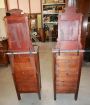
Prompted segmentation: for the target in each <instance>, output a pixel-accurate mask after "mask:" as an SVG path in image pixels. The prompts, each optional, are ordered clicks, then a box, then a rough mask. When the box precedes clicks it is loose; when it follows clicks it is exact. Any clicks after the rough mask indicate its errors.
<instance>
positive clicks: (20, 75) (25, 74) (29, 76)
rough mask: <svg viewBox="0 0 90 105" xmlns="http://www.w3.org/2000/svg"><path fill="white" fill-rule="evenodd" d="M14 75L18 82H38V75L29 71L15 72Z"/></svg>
mask: <svg viewBox="0 0 90 105" xmlns="http://www.w3.org/2000/svg"><path fill="white" fill-rule="evenodd" d="M14 75H15V79H16V81H26V80H30V81H31V82H32V81H35V80H36V73H34V72H32V71H29V70H26V71H20V72H15V73H14Z"/></svg>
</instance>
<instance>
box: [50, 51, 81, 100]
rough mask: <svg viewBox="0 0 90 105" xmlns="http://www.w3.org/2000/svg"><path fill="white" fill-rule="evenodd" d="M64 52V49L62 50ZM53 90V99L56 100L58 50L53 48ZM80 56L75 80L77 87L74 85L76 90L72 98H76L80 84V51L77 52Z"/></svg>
mask: <svg viewBox="0 0 90 105" xmlns="http://www.w3.org/2000/svg"><path fill="white" fill-rule="evenodd" d="M63 52H64V51H63ZM52 53H53V90H54V100H56V94H57V92H56V54H59V55H60V51H59V50H58V49H53V50H52ZM77 54H79V55H80V56H81V59H80V65H79V70H78V71H79V73H78V81H77V87H76V92H74V99H75V100H77V98H78V92H79V84H80V77H81V67H82V59H83V57H82V53H80V52H77Z"/></svg>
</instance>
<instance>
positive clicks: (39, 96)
mask: <svg viewBox="0 0 90 105" xmlns="http://www.w3.org/2000/svg"><path fill="white" fill-rule="evenodd" d="M38 98H39V100H41V92H39V93H38Z"/></svg>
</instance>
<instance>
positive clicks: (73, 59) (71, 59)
mask: <svg viewBox="0 0 90 105" xmlns="http://www.w3.org/2000/svg"><path fill="white" fill-rule="evenodd" d="M79 65H80V56H76V55H73V56H70V55H69V56H64V55H63V56H62V55H61V56H56V71H57V70H58V71H72V72H78V71H79Z"/></svg>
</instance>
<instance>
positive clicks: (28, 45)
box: [5, 10, 41, 100]
mask: <svg viewBox="0 0 90 105" xmlns="http://www.w3.org/2000/svg"><path fill="white" fill-rule="evenodd" d="M20 12H21V11H17V10H15V11H14V10H12V11H11V16H7V17H5V21H6V26H7V33H8V43H9V50H10V52H16V51H17V52H23V51H29V52H31V53H30V54H16V55H14V54H11V55H10V62H11V67H12V75H13V79H14V83H15V87H16V91H17V96H18V99H19V100H20V99H21V97H20V93H28V92H30V93H38V95H39V99H41V94H40V90H41V76H40V63H39V54H38V51H37V50H38V49H37V50H35V47H34V46H33V45H32V41H31V39H30V33H29V26H28V16H27V15H25V14H21V13H20ZM32 51H33V52H36V53H32Z"/></svg>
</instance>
